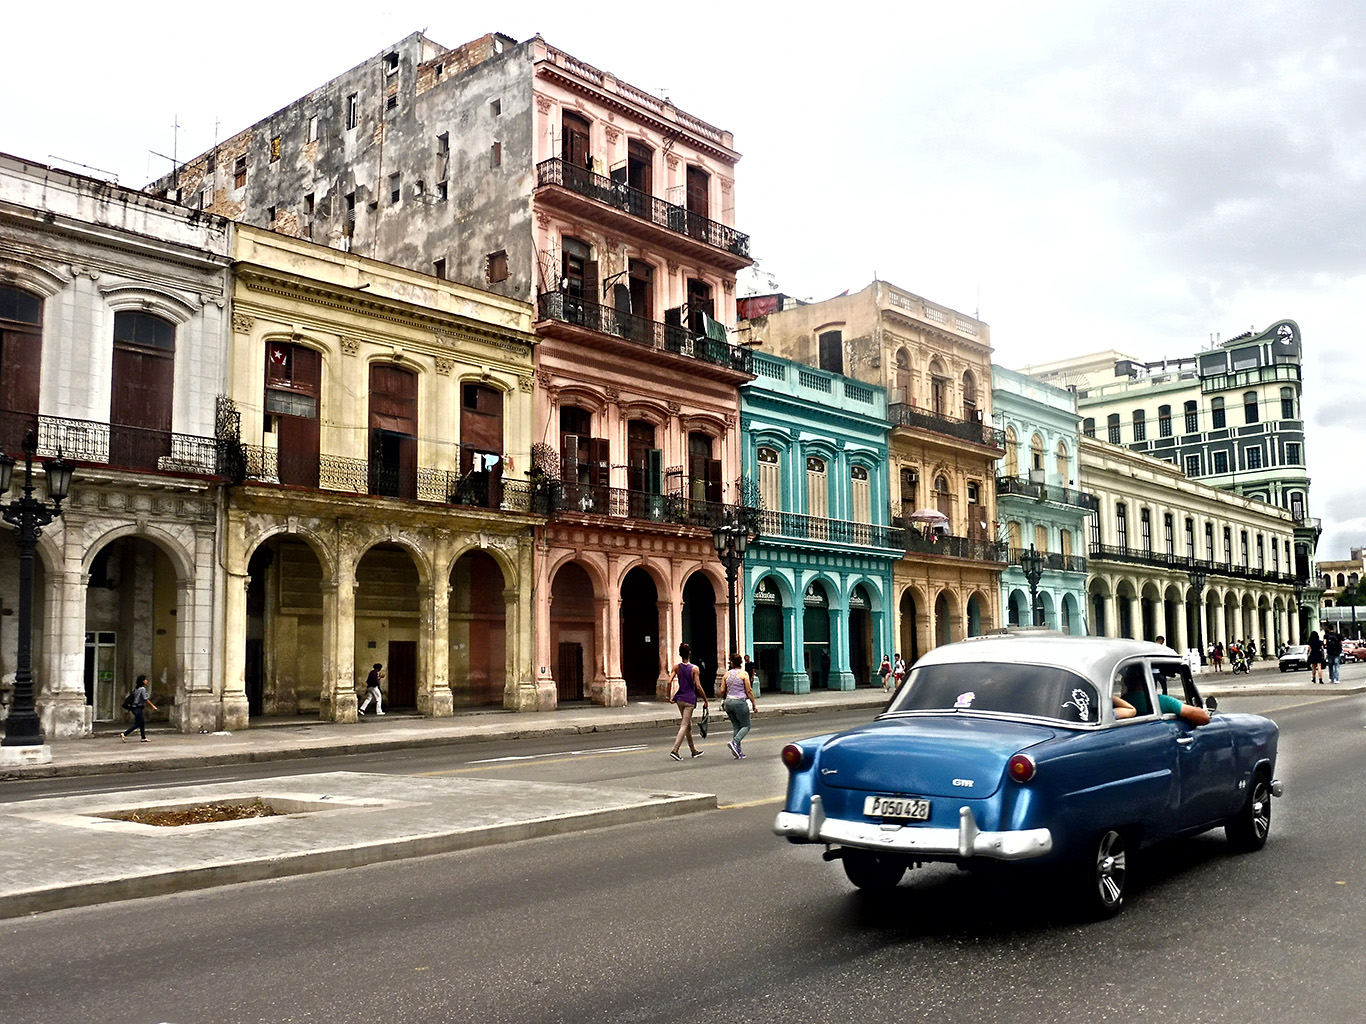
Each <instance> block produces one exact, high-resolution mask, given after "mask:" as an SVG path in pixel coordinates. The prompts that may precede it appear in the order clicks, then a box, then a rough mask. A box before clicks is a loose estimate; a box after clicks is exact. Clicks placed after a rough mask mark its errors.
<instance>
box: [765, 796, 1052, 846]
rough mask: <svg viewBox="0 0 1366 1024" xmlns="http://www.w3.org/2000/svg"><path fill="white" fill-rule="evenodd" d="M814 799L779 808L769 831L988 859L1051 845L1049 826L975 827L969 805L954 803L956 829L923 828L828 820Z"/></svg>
mask: <svg viewBox="0 0 1366 1024" xmlns="http://www.w3.org/2000/svg"><path fill="white" fill-rule="evenodd" d="M819 799H820V798H819V797H813V798H812V805H813V806H812V811H813V813H812V814H793V813H791V812H790V811H779V812H778V817H777V818H776V819H775V820H774V822H773V831H774V833H775V834H776V835H780V836H787V837H793V838H797V839H799V840H801V841H805V842H810V843H827V844H831V845H836V846H852V847H855V848H857V849H861V850H895V851H898V852H904V853H921V854H939V855H943V856H957V857H963V858H967V857H989V858H991V859H992V860H1029V859H1030V858H1033V857H1042V856H1043V855H1044V854H1047V853H1051V852H1052V850H1053V834H1052V832H1050V831H1049V830H1048V829H1046V828H1035V829H1027V830H1024V831H1018V832H983V831H981V830H980V829H979V828H978V827H977V821H976V819H975V818H973V816H972V809H971V808H969V807H962V808H959V811H958V828H956V829H952V828H926V827H925V826H923V825H901V826H890V825H886V824H882V823H880V822H869V821H843V820H840V819H830V818H827V817H826V816H825V811H824V809H823V808H822V807H821V805H820V803H819V802H818V801H819ZM817 819H819V820H817Z"/></svg>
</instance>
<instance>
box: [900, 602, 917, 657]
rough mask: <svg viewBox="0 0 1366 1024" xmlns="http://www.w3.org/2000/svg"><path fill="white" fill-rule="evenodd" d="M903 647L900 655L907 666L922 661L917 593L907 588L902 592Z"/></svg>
mask: <svg viewBox="0 0 1366 1024" xmlns="http://www.w3.org/2000/svg"><path fill="white" fill-rule="evenodd" d="M898 642H899V643H900V645H901V648H900V650H899V651H897V653H898V654H900V655H901V657H902V660H904V661H905V662H906V664H907V665H914V664H915V663H916V662H917V661H918V660H919V659H920V622H919V613H918V612H917V610H916V604H915V592H914V591H912V590H911V588H910V587H907V588H906V589H905V590H903V591H902V592H901V635H900V637H899V638H898Z"/></svg>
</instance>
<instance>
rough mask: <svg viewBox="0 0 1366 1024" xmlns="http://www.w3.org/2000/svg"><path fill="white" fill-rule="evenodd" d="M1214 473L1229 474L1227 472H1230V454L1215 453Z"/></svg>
mask: <svg viewBox="0 0 1366 1024" xmlns="http://www.w3.org/2000/svg"><path fill="white" fill-rule="evenodd" d="M1214 472H1215V473H1227V472H1228V452H1215V453H1214Z"/></svg>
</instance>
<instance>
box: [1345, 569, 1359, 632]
mask: <svg viewBox="0 0 1366 1024" xmlns="http://www.w3.org/2000/svg"><path fill="white" fill-rule="evenodd" d="M1342 596H1343V597H1345V598H1346V599H1347V600H1348V602H1350V603H1351V605H1352V639H1353V640H1355V639H1356V636H1357V584H1355V583H1349V584H1347V586H1345V587H1343V588H1342Z"/></svg>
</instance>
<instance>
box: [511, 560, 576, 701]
mask: <svg viewBox="0 0 1366 1024" xmlns="http://www.w3.org/2000/svg"><path fill="white" fill-rule="evenodd" d="M532 553H533V549H532V546H531V545H530V544H526V545H524V546H523V550H522V558H521V559H520V569H521V572H522V574H523V575H522V576H521V578H520V580H519V583H520V584H521V585H520V587H519V589H520V590H521V591H523V597H522V600H521V602H520V603H519V608H520V609H521V614H522V615H523V618H522V619H521V622H520V623H519V631H518V642H519V644H520V645H521V646H522V648H523V650H524V651H525V652H526V653H524V655H523V659H522V664H524V665H525V666H526V672H525V674H523V675H519V676H517V677H515V679H514V678H509V679H508V685H509V686H511V685H514V683H515V685H516V686H517V687H518V689H519V690H520V689H523V688H529V689H531V690H533V691H534V693H532V694H529V695H527V697H526V698H524V697H523V696H521V695H519V696H518V697H517V699H516V700H515V701H514V705H515V706H516V707H519V708H522V707H526V705H528V704H529V705H530V707H526V710H531V709H532V708H536V709H538V710H540V711H554V710H555V708H556V707H557V706H558V705H559V688H558V687H557V686H556V685H555V672H556V671H557V666H556V664H555V658H554V655H555V651H554V648H553V647H552V646H551V644H552V639H551V629H550V606H551V595H550V576H549V573H546V574H545V575H544V576H543V575H541V573H542V567H543V566H544V565H545V556H544V555H541V556H540V557H538V558H536V560H535V561H536V566H535V570H534V571H535V574H536V575H534V576H533V575H532V571H533V570H532V566H531V562H532V557H531V556H532ZM528 580H534V581H535V584H534V587H529V586H527V585H526V581H528ZM533 589H534V592H535V601H534V602H533V601H532V593H531V592H532V591H533ZM533 619H534V626H533V625H532V621H533ZM512 646H513V645H512V643H511V635H510V634H509V643H508V647H509V648H511V647H512ZM586 668H587V670H588V671H590V672H591V671H592V670H593V666H592V665H588V666H586ZM586 682H587V684H588V685H589V686H591V684H592V680H591V679H589V680H587V681H586ZM533 698H534V699H533Z"/></svg>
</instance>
